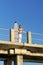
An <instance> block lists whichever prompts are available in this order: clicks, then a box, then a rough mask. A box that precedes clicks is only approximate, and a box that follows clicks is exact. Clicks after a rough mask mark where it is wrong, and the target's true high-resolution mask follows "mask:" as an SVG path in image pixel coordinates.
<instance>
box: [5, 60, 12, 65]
mask: <svg viewBox="0 0 43 65" xmlns="http://www.w3.org/2000/svg"><path fill="white" fill-rule="evenodd" d="M4 65H12V61H11V60H4Z"/></svg>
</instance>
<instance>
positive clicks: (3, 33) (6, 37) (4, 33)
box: [0, 28, 10, 41]
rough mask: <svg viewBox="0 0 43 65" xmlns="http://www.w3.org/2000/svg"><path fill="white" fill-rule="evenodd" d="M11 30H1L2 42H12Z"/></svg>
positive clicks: (0, 38)
mask: <svg viewBox="0 0 43 65" xmlns="http://www.w3.org/2000/svg"><path fill="white" fill-rule="evenodd" d="M9 34H10V31H9V29H5V28H0V40H5V41H9V40H10V35H9Z"/></svg>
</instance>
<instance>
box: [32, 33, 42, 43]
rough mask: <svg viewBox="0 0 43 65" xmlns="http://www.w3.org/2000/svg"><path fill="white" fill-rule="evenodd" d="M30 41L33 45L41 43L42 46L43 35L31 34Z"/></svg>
mask: <svg viewBox="0 0 43 65" xmlns="http://www.w3.org/2000/svg"><path fill="white" fill-rule="evenodd" d="M32 41H33V42H34V43H42V44H43V34H40V33H32Z"/></svg>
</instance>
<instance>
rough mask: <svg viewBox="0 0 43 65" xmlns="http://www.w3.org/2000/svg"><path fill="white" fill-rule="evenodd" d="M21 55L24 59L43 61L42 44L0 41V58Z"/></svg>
mask: <svg viewBox="0 0 43 65" xmlns="http://www.w3.org/2000/svg"><path fill="white" fill-rule="evenodd" d="M17 54H19V55H23V59H24V61H35V62H43V45H38V44H29V43H28V44H27V43H14V42H10V41H0V58H3V59H4V60H5V59H7V58H9V57H10V58H14V57H15V56H16V55H17Z"/></svg>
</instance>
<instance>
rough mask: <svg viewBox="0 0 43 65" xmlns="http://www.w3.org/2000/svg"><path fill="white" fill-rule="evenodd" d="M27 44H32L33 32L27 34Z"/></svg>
mask: <svg viewBox="0 0 43 65" xmlns="http://www.w3.org/2000/svg"><path fill="white" fill-rule="evenodd" d="M27 43H29V44H31V43H32V37H31V32H27Z"/></svg>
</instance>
